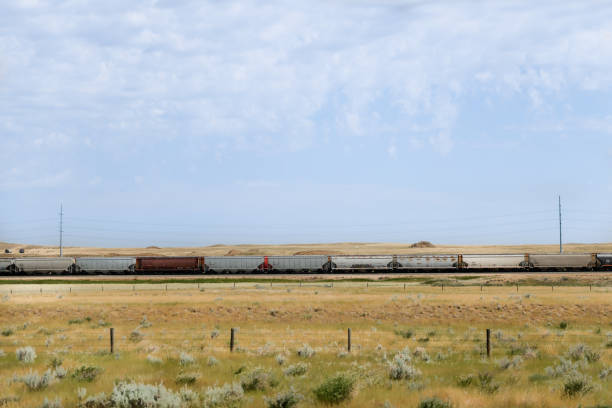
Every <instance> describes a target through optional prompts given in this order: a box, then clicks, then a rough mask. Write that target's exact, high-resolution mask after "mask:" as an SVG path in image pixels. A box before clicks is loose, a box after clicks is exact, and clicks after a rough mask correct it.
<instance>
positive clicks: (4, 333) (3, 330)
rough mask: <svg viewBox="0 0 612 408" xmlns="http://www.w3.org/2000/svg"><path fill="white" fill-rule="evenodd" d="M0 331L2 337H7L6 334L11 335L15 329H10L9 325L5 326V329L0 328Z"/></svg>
mask: <svg viewBox="0 0 612 408" xmlns="http://www.w3.org/2000/svg"><path fill="white" fill-rule="evenodd" d="M1 333H2V335H3V336H4V337H8V336H12V335H13V334H14V333H15V331H14V330H13V329H11V328H10V327H7V328H6V329H2V332H1Z"/></svg>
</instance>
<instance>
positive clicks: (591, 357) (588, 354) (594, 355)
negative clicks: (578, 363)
mask: <svg viewBox="0 0 612 408" xmlns="http://www.w3.org/2000/svg"><path fill="white" fill-rule="evenodd" d="M584 358H585V360H586V361H587V362H589V363H595V362H597V361H599V359H600V358H601V354H599V353H598V352H597V351H594V350H591V349H587V350H585V351H584Z"/></svg>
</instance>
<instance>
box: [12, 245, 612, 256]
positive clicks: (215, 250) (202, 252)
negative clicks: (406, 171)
mask: <svg viewBox="0 0 612 408" xmlns="http://www.w3.org/2000/svg"><path fill="white" fill-rule="evenodd" d="M412 245H413V244H398V243H358V242H343V243H332V244H287V245H256V244H252V245H212V246H206V247H185V248H181V247H168V248H158V247H147V248H94V247H65V248H64V255H65V256H136V255H140V256H194V255H197V256H213V255H318V254H324V255H334V254H336V255H341V254H349V255H372V254H381V255H384V254H443V253H444V254H493V253H495V254H515V253H520V254H522V253H556V252H558V251H559V246H558V245H473V246H470V245H463V246H452V245H435V246H433V247H416V248H413V247H412ZM3 248H8V249H10V250H11V251H12V254H10V255H7V254H0V256H57V255H58V253H59V250H58V247H56V246H39V245H24V244H11V243H2V242H0V249H3ZM19 248H24V249H25V254H24V255H20V254H19V253H18V251H19ZM564 251H565V252H567V253H592V252H601V253H612V243H600V244H571V243H570V244H565V245H564Z"/></svg>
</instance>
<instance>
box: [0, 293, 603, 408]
mask: <svg viewBox="0 0 612 408" xmlns="http://www.w3.org/2000/svg"><path fill="white" fill-rule="evenodd" d="M201 289H204V290H198V289H196V288H192V289H185V288H182V289H171V290H166V289H165V286H164V285H158V287H151V288H149V289H148V290H135V291H131V290H128V291H126V290H117V289H112V288H109V289H105V291H104V292H95V291H72V292H67V291H66V288H65V287H63V286H62V285H53V287H51V288H46V289H45V291H43V293H42V294H41V293H40V292H38V291H31V292H15V293H14V294H10V286H8V285H4V286H0V292H1V293H2V295H3V296H4V297H3V301H2V302H1V303H0V328H1V329H3V330H4V331H6V332H7V333H8V332H9V331H10V334H9V335H2V336H0V350H2V352H0V406H2V407H7V408H16V407H28V408H30V407H35V408H37V407H55V408H60V407H83V408H98V407H104V408H107V407H152V408H155V407H168V408H172V407H176V408H179V407H187V408H188V407H270V408H274V407H279V408H280V407H286V408H288V407H310V406H321V407H326V406H342V407H381V408H382V407H454V408H458V407H493V406H496V407H497V406H499V407H505V406H521V407H560V406H569V407H577V406H582V407H585V408H586V407H595V406H598V405H599V406H605V405H606V404H608V405H610V404H612V347H611V346H610V344H612V290H611V288H609V287H602V286H598V287H593V288H592V289H591V288H589V287H588V286H586V287H585V286H576V287H574V286H563V287H558V288H557V287H556V288H554V290H551V289H550V288H548V287H543V286H532V287H523V286H521V287H520V288H519V292H517V291H516V288H514V287H511V286H495V287H484V288H482V289H481V288H480V287H479V286H446V287H445V288H444V289H442V288H441V287H438V286H429V285H419V284H413V285H407V286H406V287H404V286H403V285H400V284H396V285H387V286H382V285H381V286H371V285H370V286H369V287H366V286H365V285H357V284H353V285H352V284H346V285H340V284H338V285H334V286H330V285H319V286H317V287H308V286H302V287H300V286H297V285H295V284H293V285H292V286H291V287H290V288H289V287H285V286H283V285H281V284H280V283H278V284H275V285H274V286H273V287H270V286H269V285H258V286H254V285H251V286H248V287H241V286H238V287H236V288H234V287H230V286H214V285H211V286H206V285H202V288H201ZM288 289H290V290H288ZM111 327H112V328H113V329H114V353H113V354H111V353H110V352H109V348H110V339H109V333H110V328H111ZM231 328H234V333H235V339H234V340H235V344H234V350H233V352H230V350H229V340H230V329H231ZM348 328H351V329H352V330H351V333H352V338H351V340H352V341H351V350H350V351H348V350H347V329H348ZM487 328H489V329H491V345H492V353H491V356H490V357H487V355H486V341H485V329H487ZM602 404H603V405H602Z"/></svg>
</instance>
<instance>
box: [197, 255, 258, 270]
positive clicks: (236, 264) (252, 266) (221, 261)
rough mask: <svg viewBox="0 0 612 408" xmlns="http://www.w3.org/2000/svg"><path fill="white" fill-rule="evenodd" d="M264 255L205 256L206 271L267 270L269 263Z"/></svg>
mask: <svg viewBox="0 0 612 408" xmlns="http://www.w3.org/2000/svg"><path fill="white" fill-rule="evenodd" d="M267 260H268V257H265V256H207V257H206V258H205V262H206V271H207V273H252V272H258V271H260V270H268V268H269V267H268V265H270V263H269V260H268V261H267Z"/></svg>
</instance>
